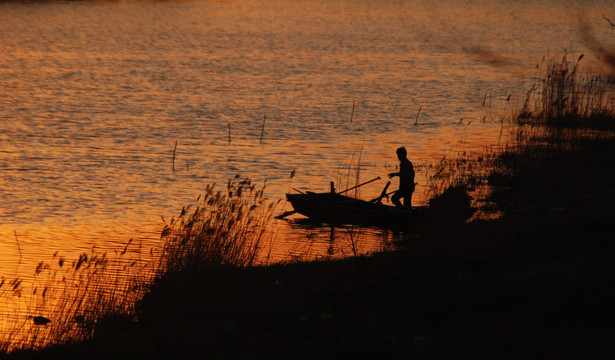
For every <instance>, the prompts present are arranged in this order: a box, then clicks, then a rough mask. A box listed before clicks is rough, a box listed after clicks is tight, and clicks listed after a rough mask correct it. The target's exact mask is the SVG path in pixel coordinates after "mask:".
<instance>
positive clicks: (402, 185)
mask: <svg viewBox="0 0 615 360" xmlns="http://www.w3.org/2000/svg"><path fill="white" fill-rule="evenodd" d="M396 152H397V158H398V159H399V172H396V173H390V174H389V177H390V178H391V177H394V176H399V190H397V192H396V193H395V194H393V196H392V197H391V201H392V202H393V204H395V206H397V207H405V208H406V209H410V208H412V193H413V192H414V166H412V163H411V162H410V160H408V158H407V156H408V152H407V151H406V148H405V147H403V146H402V147H400V148H399V149H397V151H396ZM401 198H403V199H404V204H403V205H402V204H401V201H400V199H401Z"/></svg>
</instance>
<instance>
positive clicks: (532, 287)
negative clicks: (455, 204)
mask: <svg viewBox="0 0 615 360" xmlns="http://www.w3.org/2000/svg"><path fill="white" fill-rule="evenodd" d="M566 141H568V142H567V145H566V146H563V145H562V144H559V145H557V146H556V145H553V144H551V146H547V147H541V148H535V147H533V148H531V149H529V150H527V151H522V152H521V153H511V154H508V155H506V156H504V157H503V158H502V161H503V162H504V163H505V164H506V165H507V166H508V168H509V169H512V170H513V171H512V172H511V173H505V175H501V174H500V175H494V176H492V178H491V179H490V181H491V182H492V183H496V184H498V185H499V186H500V187H501V190H500V191H499V192H498V193H497V194H496V195H495V200H496V201H497V203H498V205H499V206H500V207H501V208H503V209H504V210H505V211H506V215H505V216H504V217H502V218H501V219H498V220H493V221H481V222H475V223H470V224H465V225H463V226H460V227H456V228H447V229H434V230H431V231H429V232H428V233H426V234H424V236H422V237H419V238H415V239H408V240H407V242H406V244H405V245H404V247H403V249H402V250H400V251H398V252H395V253H386V254H378V255H375V256H372V257H361V258H357V259H346V260H340V261H328V262H318V263H304V264H291V265H279V266H272V267H263V268H247V269H237V268H213V269H210V270H208V271H206V272H203V273H199V274H190V275H188V276H186V275H183V276H182V277H181V278H180V279H177V278H172V277H167V278H165V279H163V280H161V281H159V282H158V283H157V284H156V285H155V286H154V288H153V289H152V291H151V292H150V293H149V294H148V295H147V296H146V298H145V300H144V301H143V302H142V303H141V304H139V313H140V319H139V321H138V322H132V321H129V320H128V319H122V318H120V319H110V320H107V321H106V322H105V323H104V325H105V326H102V327H101V328H100V330H99V331H98V333H97V334H96V336H95V338H94V339H92V340H90V341H87V342H85V343H80V344H74V345H67V346H58V347H51V348H48V349H45V350H43V351H39V352H36V353H32V352H15V353H13V354H12V355H11V356H10V358H13V359H22V358H37V359H44V358H55V357H62V358H64V359H66V358H78V357H79V358H81V357H84V358H105V359H107V358H130V359H156V358H158V359H166V358H199V359H200V358H268V357H269V358H271V357H274V358H310V359H311V358H350V357H360V358H366V357H377V358H387V359H391V358H404V359H407V358H410V359H412V358H416V359H438V358H455V359H458V358H473V359H476V358H479V359H480V358H490V359H493V358H496V359H521V358H522V359H532V358H535V359H562V358H564V359H566V358H570V359H573V358H574V359H578V358H593V359H600V358H611V356H612V355H613V354H614V353H615V341H613V339H615V323H614V321H613V319H615V308H613V303H615V291H614V289H613V280H614V279H615V267H614V266H613V259H614V258H615V246H614V244H613V240H612V238H613V233H614V231H613V229H612V224H613V214H615V177H614V176H615V169H614V168H615V165H614V164H615V162H614V161H613V158H615V140H614V139H612V138H609V139H606V140H605V139H591V140H579V139H576V140H570V139H568V140H566ZM503 174H504V173H503Z"/></svg>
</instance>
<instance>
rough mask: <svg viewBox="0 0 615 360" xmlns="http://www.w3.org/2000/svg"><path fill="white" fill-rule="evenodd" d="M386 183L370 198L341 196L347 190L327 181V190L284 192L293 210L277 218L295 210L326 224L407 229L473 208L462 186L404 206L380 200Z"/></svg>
mask: <svg viewBox="0 0 615 360" xmlns="http://www.w3.org/2000/svg"><path fill="white" fill-rule="evenodd" d="M375 180H376V179H374V180H370V181H368V182H366V183H369V182H372V181H375ZM366 183H364V184H366ZM364 184H361V185H364ZM361 185H357V186H356V187H358V186H361ZM389 185H390V182H389V183H387V185H386V186H385V188H384V190H383V191H382V194H381V195H380V196H379V197H378V198H376V199H374V200H372V201H365V200H361V199H355V198H351V197H348V196H344V195H342V193H344V192H346V191H348V190H350V189H348V190H345V191H342V192H340V193H336V192H335V188H334V186H333V183H331V192H326V193H314V192H310V191H308V192H305V193H304V192H300V193H299V194H286V199H287V200H288V201H289V202H290V203H291V205H292V206H293V209H294V210H293V211H288V212H286V213H284V214H282V215H280V216H278V218H283V217H285V216H287V215H290V214H294V213H299V214H301V215H304V216H306V217H308V218H309V219H310V220H312V221H318V222H325V223H329V224H357V225H367V226H369V225H375V226H380V227H387V228H408V227H411V226H414V225H416V224H418V223H426V222H428V223H430V224H444V223H446V224H450V223H459V222H464V221H466V220H467V219H469V218H470V217H471V216H472V215H473V214H474V212H475V211H476V209H474V208H472V207H471V205H470V199H471V197H470V196H469V195H468V193H467V190H466V188H465V186H455V187H450V188H448V189H447V190H446V191H444V192H443V193H442V194H440V195H438V196H436V197H434V198H432V199H431V200H430V201H429V206H418V207H412V208H411V209H405V208H398V207H395V206H390V205H384V204H382V203H381V200H382V198H383V197H384V196H387V195H388V194H387V188H388V186H389ZM353 188H355V187H353ZM353 188H351V189H353Z"/></svg>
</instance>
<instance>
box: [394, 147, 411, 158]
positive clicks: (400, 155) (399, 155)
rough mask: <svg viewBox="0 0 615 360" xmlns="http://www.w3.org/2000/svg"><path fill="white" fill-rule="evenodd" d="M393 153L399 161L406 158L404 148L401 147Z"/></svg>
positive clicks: (406, 154) (406, 153)
mask: <svg viewBox="0 0 615 360" xmlns="http://www.w3.org/2000/svg"><path fill="white" fill-rule="evenodd" d="M395 152H396V153H397V158H398V159H399V160H401V159H405V158H406V156H408V152H407V151H406V148H405V147H403V146H402V147H400V148H399V149H397V150H396V151H395Z"/></svg>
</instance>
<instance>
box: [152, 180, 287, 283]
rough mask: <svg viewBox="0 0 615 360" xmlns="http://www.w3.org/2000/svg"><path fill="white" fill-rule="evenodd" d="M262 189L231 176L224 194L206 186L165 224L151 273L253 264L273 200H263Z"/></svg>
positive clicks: (269, 221)
mask: <svg viewBox="0 0 615 360" xmlns="http://www.w3.org/2000/svg"><path fill="white" fill-rule="evenodd" d="M264 191H265V186H263V187H262V188H260V189H257V188H256V185H255V184H252V182H251V181H250V180H249V179H240V177H239V176H236V177H235V178H234V179H232V180H230V181H229V182H228V184H227V187H226V191H224V192H223V191H216V190H215V186H214V185H208V186H207V187H206V188H205V193H204V194H203V195H201V196H200V197H199V199H198V200H197V202H196V204H195V206H194V210H191V207H192V206H188V207H184V208H183V209H182V211H181V213H180V215H179V216H178V217H177V218H173V219H171V221H170V222H169V223H168V224H165V226H164V229H163V231H162V234H161V238H162V239H163V240H164V245H163V249H162V255H161V257H160V260H159V262H158V264H157V270H156V273H157V274H158V275H160V276H162V275H164V274H168V273H179V272H183V271H192V270H199V269H202V268H204V267H208V266H216V265H233V266H238V267H245V266H251V265H254V264H255V263H256V262H257V259H258V255H259V252H260V249H261V245H262V244H263V242H264V241H266V239H267V238H268V237H270V236H272V232H271V228H272V222H273V214H274V210H275V206H276V204H277V203H278V202H279V201H278V202H267V201H266V200H265V196H264Z"/></svg>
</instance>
